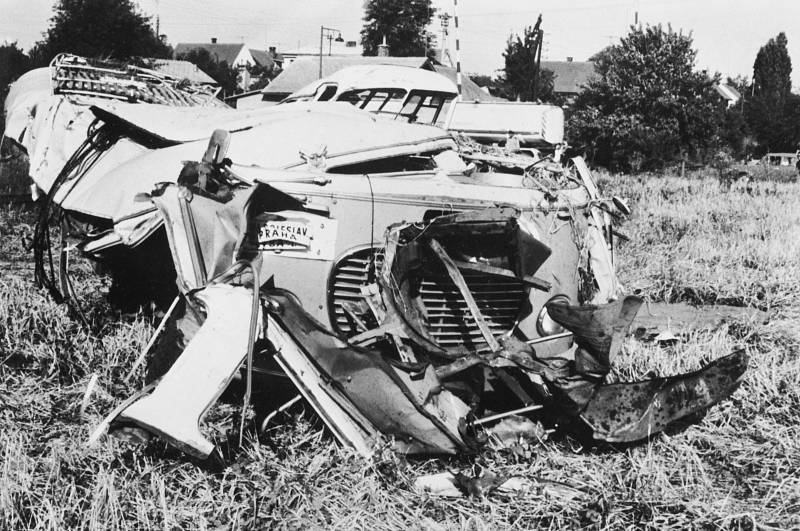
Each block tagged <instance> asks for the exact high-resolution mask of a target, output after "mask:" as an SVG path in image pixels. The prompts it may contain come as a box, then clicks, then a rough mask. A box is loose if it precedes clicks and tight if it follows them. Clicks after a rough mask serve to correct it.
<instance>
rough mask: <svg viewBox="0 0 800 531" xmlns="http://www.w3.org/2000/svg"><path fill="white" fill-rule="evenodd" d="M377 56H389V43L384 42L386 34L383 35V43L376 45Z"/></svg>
mask: <svg viewBox="0 0 800 531" xmlns="http://www.w3.org/2000/svg"><path fill="white" fill-rule="evenodd" d="M378 57H389V45H388V44H386V35H384V36H383V43H382V44H379V45H378Z"/></svg>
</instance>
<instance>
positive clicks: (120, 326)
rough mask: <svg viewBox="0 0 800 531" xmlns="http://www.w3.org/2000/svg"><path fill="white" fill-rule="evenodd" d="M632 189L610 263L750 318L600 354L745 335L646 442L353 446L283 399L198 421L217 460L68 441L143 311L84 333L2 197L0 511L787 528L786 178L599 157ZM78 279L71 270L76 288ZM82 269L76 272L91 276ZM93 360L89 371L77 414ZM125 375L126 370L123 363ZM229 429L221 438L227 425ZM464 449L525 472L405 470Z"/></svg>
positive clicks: (92, 412)
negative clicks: (270, 417)
mask: <svg viewBox="0 0 800 531" xmlns="http://www.w3.org/2000/svg"><path fill="white" fill-rule="evenodd" d="M602 185H603V186H604V188H606V189H608V190H613V191H614V193H616V194H617V195H623V196H628V197H630V198H631V200H632V201H631V203H632V205H633V207H634V209H635V212H634V215H633V218H632V219H631V220H630V221H629V222H628V223H627V224H626V225H625V226H624V227H623V228H622V230H623V231H625V232H626V233H627V234H629V235H630V236H631V238H632V241H631V242H629V243H625V244H622V245H621V246H620V248H619V253H618V256H619V257H620V274H621V277H622V279H623V281H624V283H625V284H626V285H627V286H628V287H629V288H630V289H632V290H637V291H638V292H639V293H642V294H643V295H645V296H646V297H648V298H650V299H652V300H668V301H689V302H696V303H700V302H703V303H708V302H715V301H716V302H724V303H728V304H740V305H753V306H757V307H759V308H763V309H769V310H770V311H771V312H772V314H773V316H774V317H773V319H772V321H771V322H770V323H769V324H767V325H761V324H748V323H730V324H728V325H726V326H724V327H722V328H720V329H718V330H713V331H699V332H696V333H694V334H693V335H692V336H691V337H690V338H689V339H688V340H686V341H684V342H682V343H679V344H677V345H675V346H672V347H659V346H656V345H652V344H644V343H641V342H639V341H637V340H635V339H630V340H629V341H628V342H627V343H626V345H625V350H624V353H623V355H622V356H621V357H620V360H619V366H618V367H617V369H616V374H617V375H618V376H619V377H620V378H625V379H629V378H636V377H641V376H643V375H644V374H647V373H657V374H670V373H675V372H679V371H685V370H692V369H695V368H697V367H698V366H699V365H700V364H701V363H702V362H704V361H707V360H709V359H712V358H716V357H719V356H721V355H724V354H727V353H728V352H730V351H731V350H732V349H733V348H746V349H747V350H748V352H749V353H750V355H751V360H752V361H751V367H750V369H749V371H748V373H747V377H746V380H745V382H744V385H743V386H742V388H741V389H740V390H739V391H738V392H737V393H736V394H735V395H734V396H733V398H732V399H731V400H728V401H726V402H724V403H723V404H721V405H719V406H718V407H715V408H713V409H711V410H710V411H709V412H708V414H707V415H705V417H704V418H703V419H702V421H701V422H699V423H698V424H695V425H692V426H689V427H688V428H686V429H685V430H683V431H677V432H675V433H671V434H662V435H660V436H658V437H655V438H654V439H653V440H651V441H650V442H648V443H645V444H641V445H636V446H631V447H625V448H618V449H601V448H583V447H581V446H579V445H578V443H576V442H575V441H574V440H572V439H569V438H558V439H556V440H551V441H547V442H545V443H544V444H542V445H540V446H538V447H532V448H527V449H526V452H527V455H523V456H522V457H520V456H518V455H516V454H512V453H511V452H501V453H491V452H486V453H484V454H483V455H480V456H474V457H461V458H450V459H436V460H434V459H406V458H403V457H402V456H398V455H395V454H393V453H392V452H390V451H388V450H385V449H384V450H381V451H378V452H377V453H376V456H375V457H374V458H373V459H372V460H371V461H370V462H364V461H363V460H362V459H360V458H359V457H358V456H356V455H354V454H353V453H352V452H351V451H349V450H346V449H342V448H340V447H338V446H337V445H336V444H335V442H334V441H333V440H332V438H331V436H330V435H329V434H328V433H327V432H326V431H325V430H324V429H323V428H322V426H321V424H320V422H319V421H318V420H316V419H315V417H314V416H313V415H312V414H311V413H310V412H309V411H308V410H307V408H304V407H303V406H302V405H299V404H298V405H296V406H295V407H293V408H292V409H291V410H290V411H289V415H284V416H283V417H279V418H278V419H279V422H278V423H277V424H275V425H274V426H273V427H272V428H271V429H270V430H269V431H268V433H267V434H265V435H263V436H258V437H256V436H255V435H254V434H253V433H251V434H250V438H248V440H246V441H245V443H244V445H243V446H242V447H238V446H237V445H236V442H235V441H236V436H235V431H236V426H237V425H238V420H237V417H236V416H237V415H238V410H237V408H236V407H235V406H228V405H221V406H219V407H215V408H214V409H213V411H212V412H211V414H210V419H209V430H210V431H211V432H212V433H214V434H215V436H217V437H218V438H219V439H220V442H221V446H222V448H223V454H224V455H225V456H226V458H227V463H228V464H227V465H220V464H218V463H210V462H209V463H198V462H195V461H193V460H191V459H188V458H186V457H185V456H183V455H181V454H180V453H179V452H177V451H175V450H172V449H170V448H168V447H167V446H166V445H164V444H163V443H160V442H158V441H153V442H149V443H146V444H139V445H130V444H127V443H122V442H119V441H115V440H108V441H106V442H104V443H102V444H101V445H99V446H98V447H96V448H92V449H89V448H86V447H85V446H84V444H83V443H84V441H85V440H86V438H87V435H88V433H89V431H90V429H91V427H92V426H93V425H94V424H95V423H96V422H97V421H98V420H99V419H100V418H101V417H102V415H103V414H105V413H106V412H107V411H108V410H109V409H110V408H111V407H112V406H113V405H114V404H115V403H116V402H117V401H118V400H120V399H121V398H123V397H125V396H127V395H128V394H129V393H130V392H132V391H133V390H134V389H135V388H136V387H138V386H139V385H140V382H139V381H135V382H133V383H132V384H131V385H127V384H125V383H124V381H123V379H122V378H123V376H124V375H125V374H126V372H127V370H128V369H129V368H130V366H131V364H132V363H133V360H134V359H135V358H136V356H137V352H138V350H139V349H140V348H141V346H142V345H143V344H144V343H145V342H146V340H147V338H148V335H149V333H150V332H151V331H152V329H153V323H152V317H149V316H145V315H137V316H126V317H123V318H120V319H117V318H116V317H113V316H112V317H109V318H107V320H106V321H105V322H104V325H103V330H102V334H99V335H97V336H94V335H90V334H87V333H85V332H84V331H82V330H81V329H80V328H79V327H78V326H77V325H76V324H75V323H73V322H72V321H71V320H70V319H69V318H68V317H67V314H66V311H65V309H64V308H61V307H57V306H55V305H53V304H52V303H51V302H50V301H49V300H48V299H47V297H46V295H45V294H44V293H41V292H39V291H37V290H36V289H34V288H33V285H32V269H31V266H30V256H29V255H28V254H27V252H26V251H25V249H24V245H23V243H24V242H23V241H22V240H21V239H20V237H23V236H26V235H29V233H30V227H31V225H32V216H31V213H30V212H28V211H26V210H24V209H21V208H19V207H15V208H9V207H5V208H3V209H2V210H0V235H2V240H1V241H2V244H1V245H2V257H0V260H2V264H3V267H4V270H5V272H4V274H3V276H2V278H0V360H2V362H1V363H0V401H2V407H0V529H67V528H70V529H72V528H75V529H155V528H164V529H181V528H191V529H231V528H233V529H264V528H273V527H274V528H314V529H322V528H324V529H350V528H357V529H397V528H426V529H470V530H472V529H497V528H502V529H505V528H513V529H529V528H534V527H536V528H550V529H564V528H613V529H617V528H630V527H637V528H651V529H686V528H702V529H756V528H758V529H786V528H792V527H795V528H797V527H800V516H798V515H800V475H799V474H800V473H799V472H798V471H799V470H800V354H799V353H800V348H799V347H800V326H799V325H800V318H798V317H799V315H798V311H797V308H798V303H800V297H799V296H798V295H799V294H798V289H799V288H798V284H797V279H798V278H800V238H797V237H795V235H796V234H797V232H798V231H799V230H800V210H798V209H796V208H792V207H791V206H788V205H795V204H797V203H798V202H800V185H798V184H792V183H774V182H757V183H751V184H750V185H749V189H748V188H747V187H737V186H733V187H732V188H731V189H730V190H727V189H725V188H724V187H721V186H720V184H719V183H718V181H717V180H716V179H715V178H713V176H710V177H703V176H698V177H693V178H688V179H679V178H676V177H664V178H651V179H649V180H643V179H637V178H633V177H607V178H605V179H603V182H602ZM86 286H87V284H84V289H86ZM94 288H95V285H94V284H92V285H91V288H90V289H94ZM92 374H97V375H98V376H99V379H100V384H101V386H102V388H103V390H102V391H100V392H98V393H96V394H95V395H94V397H93V399H92V402H91V404H90V407H89V408H88V410H87V412H86V416H87V417H88V418H86V419H82V418H80V412H79V409H80V403H81V399H82V397H83V393H84V391H85V388H86V385H87V383H88V381H89V378H90V376H91V375H92ZM140 376H141V375H140ZM228 441H230V442H228ZM476 463H478V464H480V465H481V466H483V467H485V468H487V469H489V470H492V471H493V472H495V473H497V474H500V475H521V476H525V477H527V478H529V479H531V480H533V481H534V488H533V489H532V490H531V491H530V492H527V493H525V494H520V495H514V496H509V495H502V494H498V493H495V494H492V495H490V497H489V498H488V499H486V500H475V499H457V500H450V499H440V498H435V497H431V496H429V495H426V494H420V493H416V492H414V490H413V488H412V484H413V481H414V478H416V477H417V476H418V475H420V474H426V473H434V472H441V471H444V470H448V469H462V470H464V469H468V468H470V467H472V466H473V465H475V464H476Z"/></svg>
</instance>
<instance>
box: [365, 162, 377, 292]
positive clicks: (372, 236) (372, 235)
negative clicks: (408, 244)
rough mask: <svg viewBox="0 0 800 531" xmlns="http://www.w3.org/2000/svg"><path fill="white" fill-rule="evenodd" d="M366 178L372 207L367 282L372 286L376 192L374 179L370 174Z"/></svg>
mask: <svg viewBox="0 0 800 531" xmlns="http://www.w3.org/2000/svg"><path fill="white" fill-rule="evenodd" d="M364 177H366V178H367V183H368V184H369V199H370V201H369V204H370V207H371V210H370V220H369V245H370V249H371V251H372V252H371V253H370V259H369V270H368V271H367V280H368V281H369V283H370V284H372V283H373V282H375V192H374V191H373V190H372V179H370V177H369V174H368V173H365V174H364Z"/></svg>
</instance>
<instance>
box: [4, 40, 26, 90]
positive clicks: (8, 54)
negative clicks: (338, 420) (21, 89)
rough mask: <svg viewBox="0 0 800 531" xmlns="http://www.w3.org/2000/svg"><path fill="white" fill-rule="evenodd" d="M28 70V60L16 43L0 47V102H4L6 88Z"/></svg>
mask: <svg viewBox="0 0 800 531" xmlns="http://www.w3.org/2000/svg"><path fill="white" fill-rule="evenodd" d="M28 69H30V58H28V56H27V55H25V52H23V51H22V50H21V49H20V48H19V47H17V43H16V42H12V43H8V42H7V43H4V44H2V45H0V101H4V100H5V97H6V94H7V93H8V86H9V85H11V83H13V82H14V81H16V79H17V78H18V77H19V76H21V75H22V74H24V73H25V72H27V71H28Z"/></svg>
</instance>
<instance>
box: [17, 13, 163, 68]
mask: <svg viewBox="0 0 800 531" xmlns="http://www.w3.org/2000/svg"><path fill="white" fill-rule="evenodd" d="M53 9H54V14H53V16H52V18H51V19H50V27H49V28H48V29H47V32H46V33H45V35H44V40H42V41H40V42H39V43H37V44H36V46H34V48H33V50H32V56H33V57H34V59H35V61H36V63H37V64H39V65H46V64H47V63H49V62H50V60H51V59H52V58H53V57H55V56H56V55H58V54H59V53H63V52H69V53H73V54H76V55H82V56H85V57H103V58H110V59H118V60H121V61H126V60H128V59H130V58H132V57H159V58H167V57H170V56H171V54H172V49H171V48H170V47H169V46H167V45H166V44H165V43H163V42H162V41H161V39H160V38H159V37H158V35H156V34H155V31H154V30H153V27H152V24H151V22H150V17H147V16H145V15H143V14H141V13H140V12H139V11H138V9H137V7H136V5H135V4H134V3H133V2H132V1H131V0H58V2H57V3H56V5H55V7H54V8H53Z"/></svg>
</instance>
